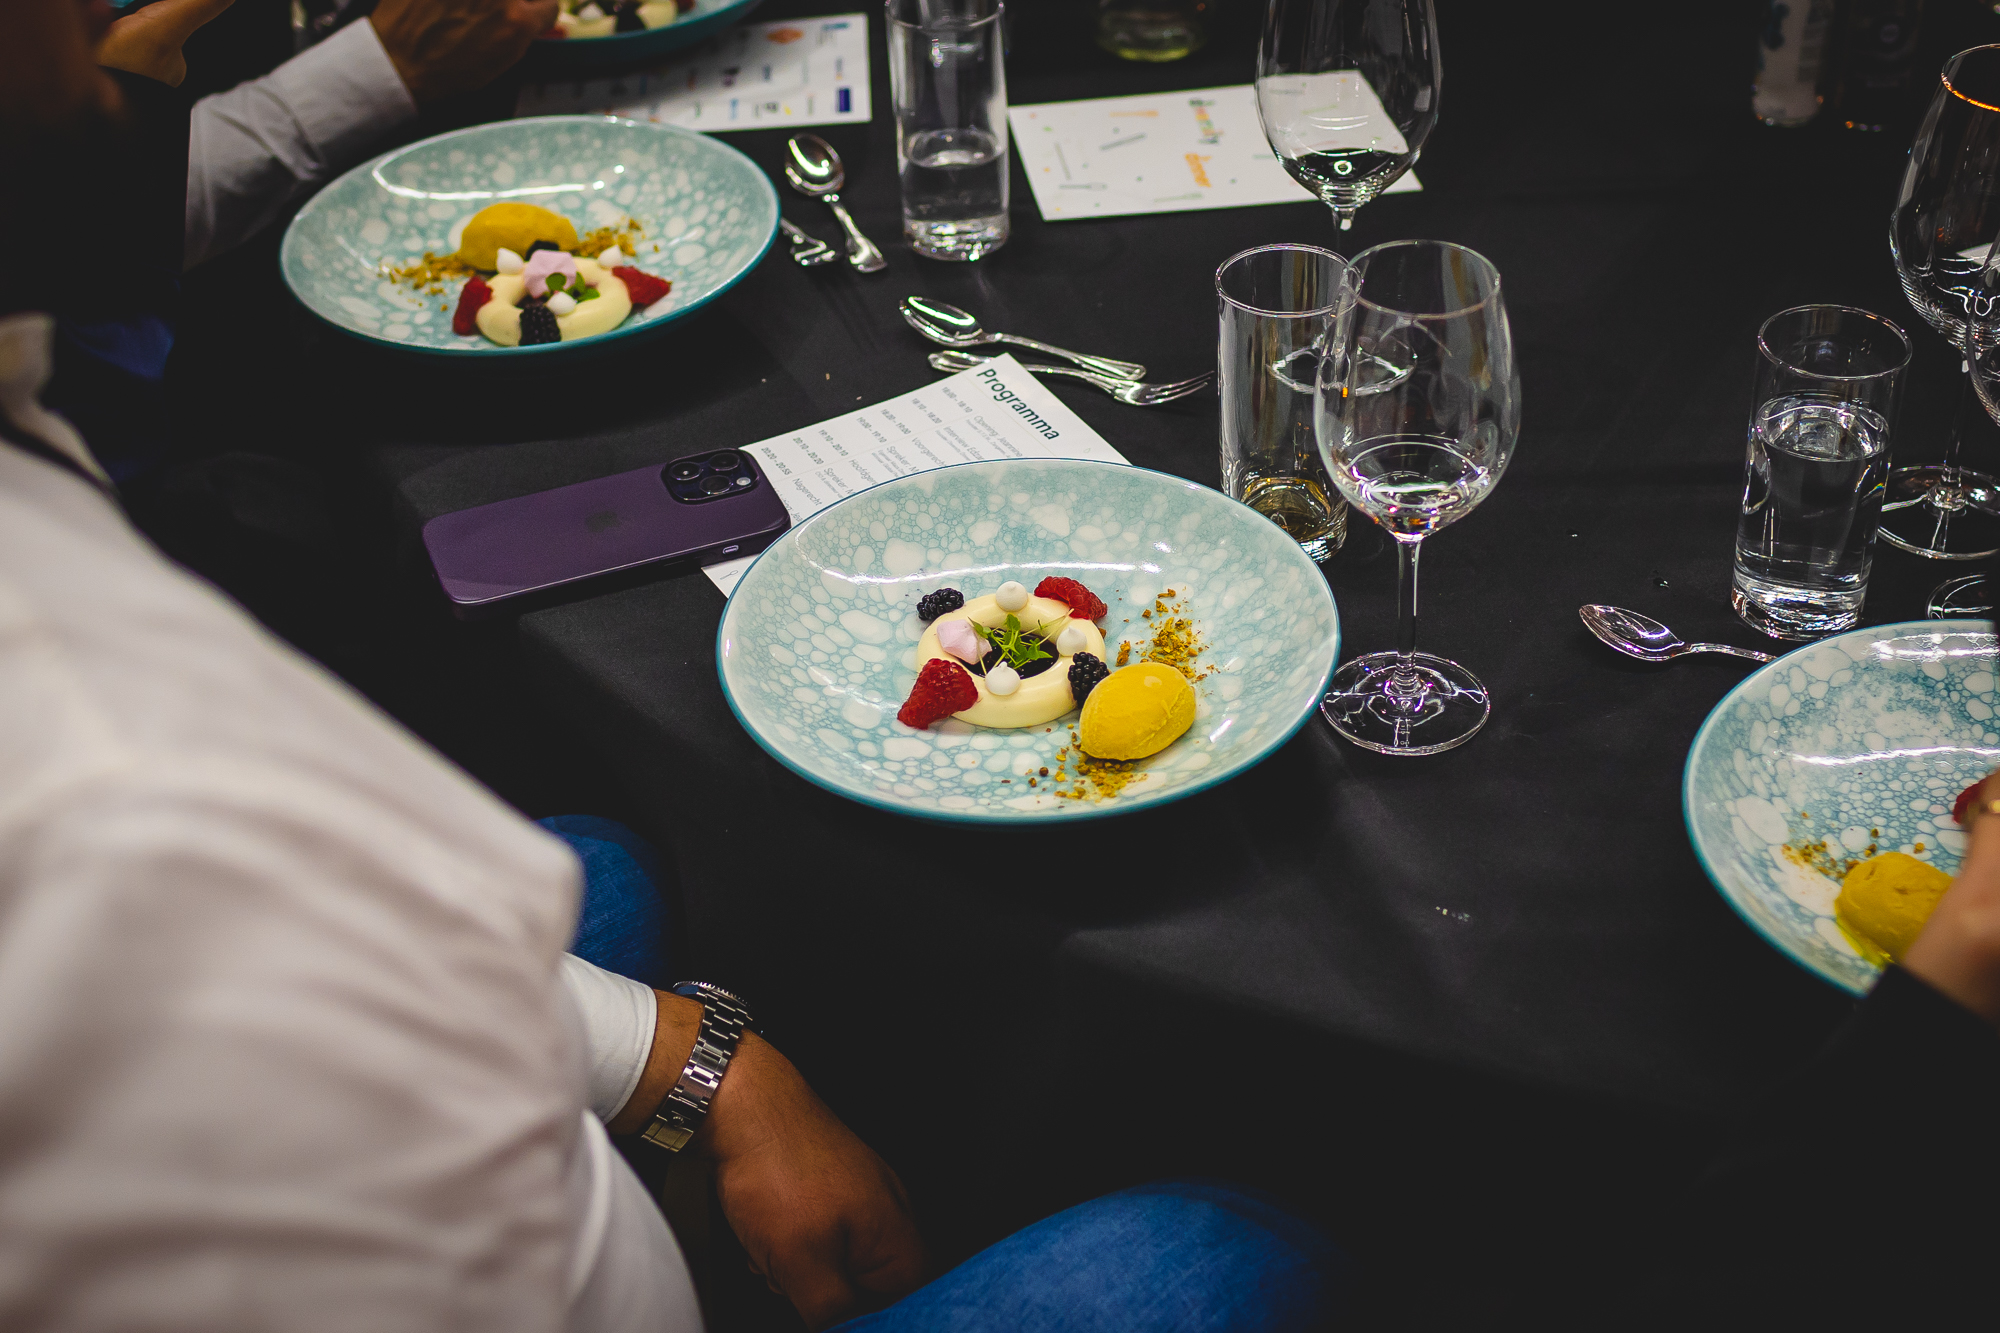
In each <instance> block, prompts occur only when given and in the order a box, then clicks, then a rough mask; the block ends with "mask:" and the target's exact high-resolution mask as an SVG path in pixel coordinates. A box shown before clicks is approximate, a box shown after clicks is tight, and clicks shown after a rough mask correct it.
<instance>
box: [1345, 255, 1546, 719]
mask: <svg viewBox="0 0 2000 1333" xmlns="http://www.w3.org/2000/svg"><path fill="white" fill-rule="evenodd" d="M1346 284H1347V290H1346V292H1344V293H1343V295H1344V297H1345V299H1344V301H1343V303H1342V306H1341V308H1340V309H1339V311H1338V312H1337V313H1336V315H1335V319H1334V326H1333V329H1332V331H1331V332H1330V333H1328V335H1327V345H1326V353H1325V355H1324V356H1323V357H1322V358H1321V360H1320V367H1319V376H1318V381H1317V383H1316V385H1315V391H1314V395H1313V431H1314V434H1315V436H1316V437H1317V438H1318V441H1319V449H1320V454H1321V456H1322V457H1323V458H1324V459H1325V460H1326V470H1327V475H1328V476H1329V477H1331V478H1332V479H1333V483H1334V485H1335V486H1336V487H1337V488H1339V490H1340V493H1341V494H1342V495H1343V496H1345V497H1346V499H1347V502H1348V503H1349V504H1351V505H1353V506H1354V507H1355V508H1356V509H1358V510H1360V511H1361V512H1362V513H1364V514H1366V515H1368V517H1370V518H1372V519H1374V520H1375V521H1376V522H1377V523H1379V524H1381V525H1382V526H1383V527H1384V528H1387V529H1388V530H1389V535H1390V536H1392V537H1394V538H1395V539H1396V550H1397V555H1398V558H1399V562H1400V563H1399V566H1398V571H1397V577H1396V650H1395V651H1394V652H1387V653H1370V654H1368V655H1367V656H1365V657H1357V658H1354V659H1352V660H1350V661H1348V662H1346V663H1344V664H1342V666H1341V668H1340V670H1338V671H1336V672H1334V674H1333V681H1332V687H1331V692H1330V693H1329V694H1328V695H1327V696H1326V698H1325V700H1324V701H1323V702H1322V703H1321V704H1320V712H1321V713H1322V714H1324V715H1325V717H1326V720H1327V721H1328V722H1330V723H1332V724H1333V729H1334V730H1335V731H1337V732H1339V733H1340V734H1341V735H1343V736H1345V737H1347V739H1349V740H1351V741H1353V742H1354V743H1355V744H1356V745H1363V746H1366V747H1367V748H1369V749H1371V750H1379V751H1381V752H1382V753H1384V754H1435V753H1437V752H1438V751H1439V750H1449V749H1450V748H1451V747H1452V746H1454V745H1459V744H1462V743H1463V742H1465V741H1467V740H1470V739H1471V738H1472V735H1473V733H1474V732H1476V731H1478V730H1479V728H1480V726H1481V725H1482V724H1484V723H1485V721H1486V715H1487V713H1488V712H1489V711H1491V704H1490V703H1489V702H1488V699H1487V695H1486V687H1485V686H1484V685H1481V684H1480V683H1479V678H1478V677H1477V676H1475V675H1473V674H1472V673H1471V672H1470V671H1467V670H1466V669H1465V668H1464V667H1462V666H1460V665H1459V664H1458V663H1456V662H1452V661H1449V660H1447V659H1445V658H1442V657H1437V656H1434V655H1432V654H1430V653H1420V652H1418V651H1417V650H1416V648H1417V554H1418V551H1419V550H1420V549H1421V545H1422V542H1423V540H1424V538H1425V537H1427V536H1429V535H1430V534H1431V533H1433V532H1436V531H1437V530H1438V529H1439V528H1442V527H1444V526H1445V525H1446V524H1448V523H1453V522H1456V521H1457V520H1458V519H1461V518H1463V517H1465V516H1466V515H1467V514H1468V513H1470V512H1472V507H1473V506H1474V505H1476V504H1478V503H1479V502H1480V501H1481V500H1483V499H1485V498H1486V494H1487V492H1488V491H1491V490H1492V489H1493V487H1494V486H1496V485H1497V484H1499V481H1500V474H1501V473H1503V472H1505V471H1506V470H1507V463H1508V460H1510V459H1511V458H1512V457H1513V455H1514V437H1515V436H1516V435H1517V434H1518V433H1519V431H1520V428H1521V376H1520V371H1519V370H1518V369H1517V368H1516V366H1515V364H1514V345H1513V336H1512V334H1511V333H1510V332H1509V331H1508V327H1507V310H1506V307H1505V306H1504V305H1503V304H1502V302H1501V298H1500V274H1499V271H1498V270H1496V269H1495V268H1494V267H1493V265H1492V264H1490V263H1489V262H1487V260H1486V259H1485V258H1483V257H1482V256H1480V255H1479V254H1477V253H1476V252H1474V251H1471V250H1468V249H1466V248H1465V247H1464V246H1461V245H1450V244H1447V243H1445V242H1443V241H1392V242H1390V243H1389V244H1387V245H1378V246H1375V247H1374V248H1373V249H1370V250H1364V251H1362V252H1361V254H1360V255H1359V256H1357V257H1356V258H1355V260H1354V263H1353V265H1352V267H1351V268H1350V270H1349V273H1348V277H1347V279H1346ZM1385 367H1387V368H1390V373H1384V370H1385Z"/></svg>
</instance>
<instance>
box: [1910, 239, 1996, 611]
mask: <svg viewBox="0 0 2000 1333" xmlns="http://www.w3.org/2000/svg"><path fill="white" fill-rule="evenodd" d="M1966 287H1967V290H1966V292H1965V324H1964V329H1963V331H1962V332H1961V333H1960V335H1959V337H1958V340H1957V341H1958V345H1959V347H1960V348H1961V349H1962V350H1963V351H1964V353H1965V363H1966V370H1967V371H1968V372H1969V375H1970V378H1971V380H1972V388H1973V391H1974V393H1976V394H1977V395H1978V397H1979V402H1980V405H1981V406H1982V407H1984V408H1985V409H1986V414H1987V415H1988V416H1990V417H1992V418H1993V420H1994V422H1995V423H1996V424H2000V241H1996V242H1995V243H1994V244H1993V245H1990V246H1988V247H1987V250H1986V254H1985V257H1984V259H1983V261H1982V262H1981V263H1980V265H1979V271H1978V273H1977V274H1975V275H1974V276H1973V278H1972V279H1971V280H1970V281H1969V282H1968V283H1967V284H1966ZM1925 610H1926V611H1927V612H1928V614H1929V615H1930V617H1931V619H1933V620H1946V619H1952V618H1955V617H1959V616H1977V617H1981V618H1984V617H1988V616H1991V615H1992V613H1993V590H1992V584H1991V580H1990V579H1989V578H1988V577H1987V575H1986V574H1985V573H1983V572H1982V573H1978V574H1963V575H1960V576H1959V577H1958V578H1955V579H1946V580H1945V581H1944V582H1943V583H1940V584H1939V585H1938V586H1937V587H1936V588H1934V589H1933V590H1932V591H1931V597H1930V603H1929V605H1928V606H1927V607H1926V608H1925Z"/></svg>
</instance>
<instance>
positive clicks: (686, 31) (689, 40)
mask: <svg viewBox="0 0 2000 1333" xmlns="http://www.w3.org/2000/svg"><path fill="white" fill-rule="evenodd" d="M760 3H762V0H562V9H561V12H560V14H559V15H558V17H557V19H556V23H555V26H554V27H553V28H551V29H550V30H549V31H548V32H546V33H544V34H543V35H542V37H541V39H540V40H539V41H537V42H536V43H535V44H534V45H533V46H531V47H530V48H529V49H528V58H527V60H526V62H525V65H526V69H527V73H528V77H529V78H531V79H533V78H541V77H547V76H550V75H560V74H565V73H569V72H572V71H577V70H586V69H602V68H609V67H611V66H616V65H624V64H627V63H628V62H632V61H639V60H651V59H653V58H654V57H656V56H662V55H665V54H667V53H668V52H669V51H678V50H681V49H682V48H683V47H688V46H693V45H694V44H695V43H696V42H700V41H704V40H706V39H707V38H709V37H711V36H713V35H714V34H716V33H718V32H720V31H722V30H723V29H724V28H727V27H729V26H730V25H731V24H733V23H740V22H741V21H742V20H744V19H746V18H748V17H750V12H751V11H752V10H754V9H756V8H757V6H758V5H759V4H760ZM558 33H560V34H562V35H561V36H557V35H556V34H558Z"/></svg>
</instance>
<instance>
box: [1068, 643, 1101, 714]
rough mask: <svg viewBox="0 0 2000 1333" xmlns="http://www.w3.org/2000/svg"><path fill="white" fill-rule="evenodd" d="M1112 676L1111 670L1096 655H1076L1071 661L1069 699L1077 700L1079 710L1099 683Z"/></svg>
mask: <svg viewBox="0 0 2000 1333" xmlns="http://www.w3.org/2000/svg"><path fill="white" fill-rule="evenodd" d="M1110 674H1111V668H1110V667H1108V666H1106V665H1104V659H1103V658H1101V657H1099V656H1098V655H1097V654H1096V653H1078V654H1076V655H1075V656H1074V657H1072V658H1070V660H1069V697H1070V698H1072V699H1074V700H1076V706H1077V707H1078V708H1081V707H1083V701H1084V700H1085V699H1088V698H1089V697H1090V692H1091V691H1092V690H1094V689H1096V688H1097V685H1098V682H1099V681H1101V680H1103V679H1104V678H1105V677H1106V676H1108V675H1110Z"/></svg>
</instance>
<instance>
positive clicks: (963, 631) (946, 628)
mask: <svg viewBox="0 0 2000 1333" xmlns="http://www.w3.org/2000/svg"><path fill="white" fill-rule="evenodd" d="M938 646H939V647H940V648H943V649H944V650H945V651H946V652H948V653H950V654H951V655H952V656H953V657H956V658H957V659H958V660H959V661H961V662H977V661H978V660H979V659H980V658H982V657H984V656H985V655H986V645H985V644H984V643H982V642H981V641H980V638H979V636H978V635H977V634H974V633H973V632H972V623H971V622H970V621H967V620H947V621H945V622H944V623H943V624H942V625H939V626H938Z"/></svg>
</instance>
